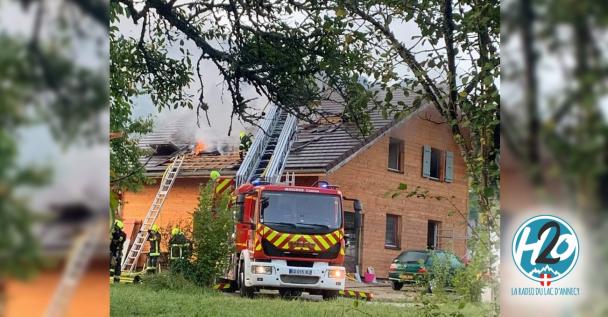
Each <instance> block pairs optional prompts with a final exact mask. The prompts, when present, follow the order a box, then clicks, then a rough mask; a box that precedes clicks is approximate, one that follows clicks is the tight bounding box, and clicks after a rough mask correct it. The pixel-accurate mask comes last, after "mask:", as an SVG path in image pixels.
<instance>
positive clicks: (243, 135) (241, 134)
mask: <svg viewBox="0 0 608 317" xmlns="http://www.w3.org/2000/svg"><path fill="white" fill-rule="evenodd" d="M246 135H247V133H245V131H241V133H239V137H240V138H244V137H245V136H246Z"/></svg>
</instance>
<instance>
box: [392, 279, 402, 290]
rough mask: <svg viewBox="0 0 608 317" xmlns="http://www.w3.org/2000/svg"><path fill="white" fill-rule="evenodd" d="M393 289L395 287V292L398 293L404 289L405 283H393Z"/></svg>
mask: <svg viewBox="0 0 608 317" xmlns="http://www.w3.org/2000/svg"><path fill="white" fill-rule="evenodd" d="M392 287H393V290H395V291H398V290H400V289H401V288H402V287H403V283H401V282H397V281H392Z"/></svg>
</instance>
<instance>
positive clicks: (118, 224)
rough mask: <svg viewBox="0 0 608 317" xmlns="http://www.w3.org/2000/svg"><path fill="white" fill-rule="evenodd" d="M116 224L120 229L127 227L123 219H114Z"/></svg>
mask: <svg viewBox="0 0 608 317" xmlns="http://www.w3.org/2000/svg"><path fill="white" fill-rule="evenodd" d="M114 226H116V227H117V228H118V229H122V228H124V227H125V224H124V223H122V221H120V220H116V221H114Z"/></svg>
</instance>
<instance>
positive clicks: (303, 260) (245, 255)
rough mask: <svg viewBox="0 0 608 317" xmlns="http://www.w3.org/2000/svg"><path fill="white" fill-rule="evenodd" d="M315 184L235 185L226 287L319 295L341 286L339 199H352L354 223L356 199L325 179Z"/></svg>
mask: <svg viewBox="0 0 608 317" xmlns="http://www.w3.org/2000/svg"><path fill="white" fill-rule="evenodd" d="M317 185H318V186H316V187H302V186H287V185H278V184H270V183H266V182H260V181H258V182H255V181H254V182H253V183H247V184H244V185H241V186H240V187H238V188H237V189H236V190H235V192H234V194H235V195H236V200H235V201H236V203H235V204H234V212H235V236H234V241H235V252H234V254H233V255H232V257H231V262H232V263H231V267H230V269H229V272H228V274H227V278H228V279H229V281H230V284H231V289H232V290H237V289H238V290H240V293H241V295H242V296H247V297H252V296H253V294H254V292H256V291H258V290H260V289H276V290H279V293H280V294H281V296H284V297H296V296H299V295H301V294H302V292H303V291H305V292H308V293H310V294H312V295H323V298H324V299H331V298H335V297H336V296H337V295H338V292H339V291H342V290H344V284H345V276H346V272H345V269H344V266H343V263H344V249H345V247H346V246H345V240H344V210H343V201H347V200H349V201H352V202H353V205H354V206H353V209H354V210H355V226H359V224H360V212H361V203H360V202H359V200H356V199H348V198H344V197H343V196H342V193H341V192H340V190H338V188H337V187H335V186H331V185H329V184H328V183H327V182H324V181H320V182H318V183H317Z"/></svg>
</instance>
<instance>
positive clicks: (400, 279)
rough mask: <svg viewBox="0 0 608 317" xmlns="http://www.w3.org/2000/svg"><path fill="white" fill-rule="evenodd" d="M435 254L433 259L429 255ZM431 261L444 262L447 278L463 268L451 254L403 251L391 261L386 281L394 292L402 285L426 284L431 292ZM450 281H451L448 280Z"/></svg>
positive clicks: (429, 251) (437, 251)
mask: <svg viewBox="0 0 608 317" xmlns="http://www.w3.org/2000/svg"><path fill="white" fill-rule="evenodd" d="M433 253H434V254H435V256H434V257H432V256H431V254H433ZM433 259H440V260H441V261H445V263H442V265H445V266H446V267H449V270H450V272H449V276H453V275H454V274H455V272H456V270H457V269H459V268H461V267H463V264H462V262H460V260H459V259H458V258H457V257H456V256H455V255H454V254H453V253H450V252H446V251H441V250H408V251H403V252H401V254H399V256H397V258H395V259H394V260H393V263H391V266H390V268H389V273H388V279H389V280H390V281H391V283H392V287H393V289H394V290H396V291H398V290H400V289H401V288H402V287H403V285H404V284H415V283H428V284H427V287H428V291H429V292H432V290H433V278H432V277H433V272H432V267H433V263H432V261H433ZM449 280H451V279H449Z"/></svg>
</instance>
